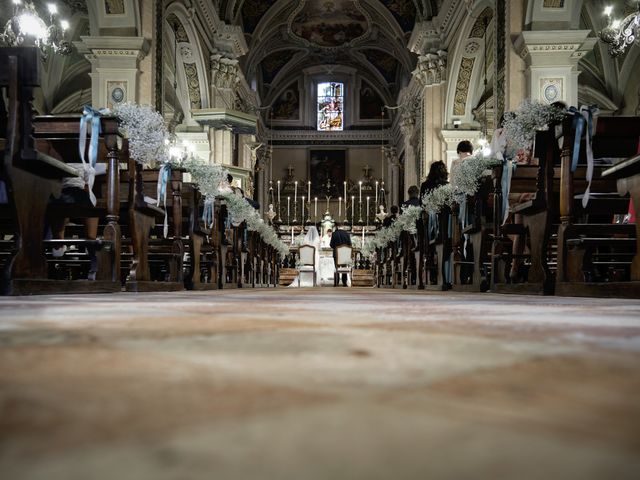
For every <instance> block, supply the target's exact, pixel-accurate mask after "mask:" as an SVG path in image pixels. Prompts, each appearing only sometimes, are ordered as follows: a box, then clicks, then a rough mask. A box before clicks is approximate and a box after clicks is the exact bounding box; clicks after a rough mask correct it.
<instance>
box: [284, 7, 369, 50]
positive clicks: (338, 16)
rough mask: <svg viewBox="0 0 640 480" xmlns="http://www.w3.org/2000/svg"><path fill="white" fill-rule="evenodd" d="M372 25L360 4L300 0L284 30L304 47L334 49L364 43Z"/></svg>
mask: <svg viewBox="0 0 640 480" xmlns="http://www.w3.org/2000/svg"><path fill="white" fill-rule="evenodd" d="M371 23H372V22H371V17H370V16H369V14H368V12H367V11H366V10H365V9H364V8H363V7H362V6H361V5H360V2H359V0H320V1H316V0H311V1H308V0H302V1H301V2H300V4H299V5H298V7H297V8H296V9H295V10H294V11H293V12H292V13H291V15H290V16H289V19H288V22H287V30H288V32H289V35H291V37H292V38H293V39H294V40H297V41H299V42H301V43H302V44H304V45H305V46H314V47H318V48H322V49H335V48H340V47H346V46H352V45H354V44H356V43H357V42H358V41H360V40H363V39H365V38H366V37H367V36H369V34H370V33H371Z"/></svg>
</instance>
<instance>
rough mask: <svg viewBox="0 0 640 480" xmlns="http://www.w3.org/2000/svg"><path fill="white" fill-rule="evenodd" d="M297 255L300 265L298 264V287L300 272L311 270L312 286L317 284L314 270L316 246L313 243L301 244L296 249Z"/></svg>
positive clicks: (315, 266) (315, 268) (315, 269)
mask: <svg viewBox="0 0 640 480" xmlns="http://www.w3.org/2000/svg"><path fill="white" fill-rule="evenodd" d="M298 255H299V257H300V265H299V266H298V287H299V286H300V277H302V273H309V272H311V273H312V275H313V286H314V287H315V286H317V282H316V271H317V269H318V267H319V266H318V265H316V247H314V246H313V245H301V246H300V248H299V249H298Z"/></svg>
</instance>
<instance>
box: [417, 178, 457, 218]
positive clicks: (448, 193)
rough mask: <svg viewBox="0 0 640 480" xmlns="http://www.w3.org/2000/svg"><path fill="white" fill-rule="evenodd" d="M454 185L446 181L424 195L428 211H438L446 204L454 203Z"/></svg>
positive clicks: (423, 198)
mask: <svg viewBox="0 0 640 480" xmlns="http://www.w3.org/2000/svg"><path fill="white" fill-rule="evenodd" d="M453 198H454V196H453V187H452V186H451V184H450V183H445V184H444V185H440V186H439V187H437V188H434V189H433V190H431V191H430V192H429V193H426V194H425V195H424V196H423V197H422V205H423V207H424V209H425V210H426V211H427V213H438V212H439V211H440V210H442V208H443V207H445V206H446V205H451V204H452V203H453Z"/></svg>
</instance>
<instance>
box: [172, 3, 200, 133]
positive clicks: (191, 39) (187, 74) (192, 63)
mask: <svg viewBox="0 0 640 480" xmlns="http://www.w3.org/2000/svg"><path fill="white" fill-rule="evenodd" d="M176 27H177V38H176V32H175V31H174V28H176ZM165 30H166V32H167V33H166V35H165V38H164V39H163V41H164V42H165V45H164V50H165V52H167V55H166V56H165V66H167V61H168V60H170V61H171V62H170V63H169V65H168V66H169V67H173V68H174V69H175V70H177V72H178V78H177V86H178V92H176V93H175V95H176V99H177V100H178V101H179V102H180V104H181V107H182V111H183V113H184V121H185V123H188V124H193V123H195V122H194V121H193V120H192V118H191V110H193V109H200V108H208V107H209V92H208V87H207V73H206V69H205V61H204V56H203V52H202V48H201V45H200V43H199V37H198V35H197V34H196V29H195V25H194V24H193V21H192V19H191V18H190V15H189V12H188V11H187V9H186V7H185V6H184V5H182V4H181V3H173V4H171V5H170V6H169V7H168V8H167V11H166V13H165ZM176 40H177V43H178V45H177V54H178V58H177V59H176V58H174V48H175V43H174V42H176ZM177 64H179V65H180V68H176V67H175V66H176V65H177ZM166 71H167V72H170V71H171V69H167V70H166ZM166 78H167V75H166V74H165V79H166Z"/></svg>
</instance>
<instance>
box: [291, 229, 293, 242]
mask: <svg viewBox="0 0 640 480" xmlns="http://www.w3.org/2000/svg"><path fill="white" fill-rule="evenodd" d="M291 245H293V225H291Z"/></svg>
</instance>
